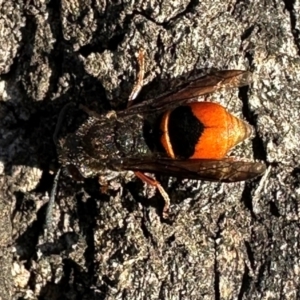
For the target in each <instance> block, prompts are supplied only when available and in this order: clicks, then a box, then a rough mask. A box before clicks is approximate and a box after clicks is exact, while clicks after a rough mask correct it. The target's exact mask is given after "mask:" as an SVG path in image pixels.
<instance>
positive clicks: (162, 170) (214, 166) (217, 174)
mask: <svg viewBox="0 0 300 300" xmlns="http://www.w3.org/2000/svg"><path fill="white" fill-rule="evenodd" d="M120 166H121V168H122V169H123V170H131V171H141V172H149V173H156V174H162V175H168V176H174V177H181V178H187V179H199V180H206V181H218V182H237V181H244V180H248V179H253V178H255V177H258V176H261V175H262V174H263V173H264V172H265V170H266V165H265V164H264V163H261V162H245V161H234V160H233V159H231V158H227V159H222V160H211V159H188V160H183V159H169V158H155V159H133V158H125V159H124V160H123V161H122V163H121V165H120Z"/></svg>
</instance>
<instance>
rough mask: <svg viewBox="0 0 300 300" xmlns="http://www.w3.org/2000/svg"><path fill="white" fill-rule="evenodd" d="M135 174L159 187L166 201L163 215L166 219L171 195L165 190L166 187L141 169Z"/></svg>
mask: <svg viewBox="0 0 300 300" xmlns="http://www.w3.org/2000/svg"><path fill="white" fill-rule="evenodd" d="M134 174H135V176H136V177H138V178H140V179H141V180H142V181H144V182H146V183H148V184H150V185H152V186H154V187H156V188H157V189H158V191H159V192H160V194H161V196H162V197H163V198H164V201H165V205H164V208H163V212H162V216H163V218H164V219H167V218H168V216H169V208H170V197H169V195H168V194H167V192H166V191H165V190H164V188H163V187H162V186H161V184H160V183H159V182H158V181H157V180H155V179H153V178H151V177H149V176H147V175H145V174H143V173H142V172H139V171H136V172H134Z"/></svg>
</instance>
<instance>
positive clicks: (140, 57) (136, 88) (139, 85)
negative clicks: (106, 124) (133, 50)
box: [127, 49, 145, 107]
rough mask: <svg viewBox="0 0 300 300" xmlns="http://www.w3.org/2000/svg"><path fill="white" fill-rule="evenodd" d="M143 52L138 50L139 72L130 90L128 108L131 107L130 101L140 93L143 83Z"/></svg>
mask: <svg viewBox="0 0 300 300" xmlns="http://www.w3.org/2000/svg"><path fill="white" fill-rule="evenodd" d="M144 54H145V51H144V49H140V50H139V54H138V57H137V61H138V65H139V72H138V75H137V79H136V83H135V85H134V87H133V89H132V92H131V94H130V96H129V99H128V103H127V107H130V106H131V105H132V101H133V100H134V99H135V98H136V97H137V96H138V94H139V92H140V91H141V89H142V87H143V81H144V74H145V59H144V56H145V55H144Z"/></svg>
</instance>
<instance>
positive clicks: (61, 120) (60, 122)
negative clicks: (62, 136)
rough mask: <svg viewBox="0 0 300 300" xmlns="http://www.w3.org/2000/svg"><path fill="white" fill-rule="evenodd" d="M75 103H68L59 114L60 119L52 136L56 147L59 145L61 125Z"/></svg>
mask: <svg viewBox="0 0 300 300" xmlns="http://www.w3.org/2000/svg"><path fill="white" fill-rule="evenodd" d="M72 105H73V103H72V102H70V103H67V104H66V105H65V106H64V107H63V108H62V109H61V111H60V112H59V115H58V119H57V122H56V126H55V130H54V133H53V136H52V139H53V143H54V144H55V145H57V136H58V133H59V131H60V129H61V124H62V122H63V119H64V117H65V114H66V110H67V109H68V108H69V107H70V106H72Z"/></svg>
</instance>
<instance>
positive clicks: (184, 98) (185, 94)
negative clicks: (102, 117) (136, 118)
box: [118, 70, 252, 116]
mask: <svg viewBox="0 0 300 300" xmlns="http://www.w3.org/2000/svg"><path fill="white" fill-rule="evenodd" d="M251 80H252V73H251V72H249V71H242V70H223V71H215V72H212V73H210V74H208V75H205V76H202V77H199V78H196V79H194V80H190V81H188V82H186V83H184V84H182V85H180V86H178V87H177V88H175V89H174V90H172V91H171V92H169V93H166V94H163V95H161V96H158V97H156V98H153V99H149V100H146V101H143V102H142V103H139V104H136V105H132V106H131V107H129V108H127V109H126V110H124V111H121V112H119V113H118V115H120V116H122V115H132V114H135V113H153V112H156V111H160V110H162V109H163V110H164V109H166V107H168V108H170V107H172V105H173V106H179V105H181V104H184V103H187V102H190V101H192V100H196V99H198V98H199V97H200V96H204V95H206V94H210V93H213V92H215V91H217V90H220V89H222V88H234V87H241V86H245V85H248V84H249V83H250V82H251Z"/></svg>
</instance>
